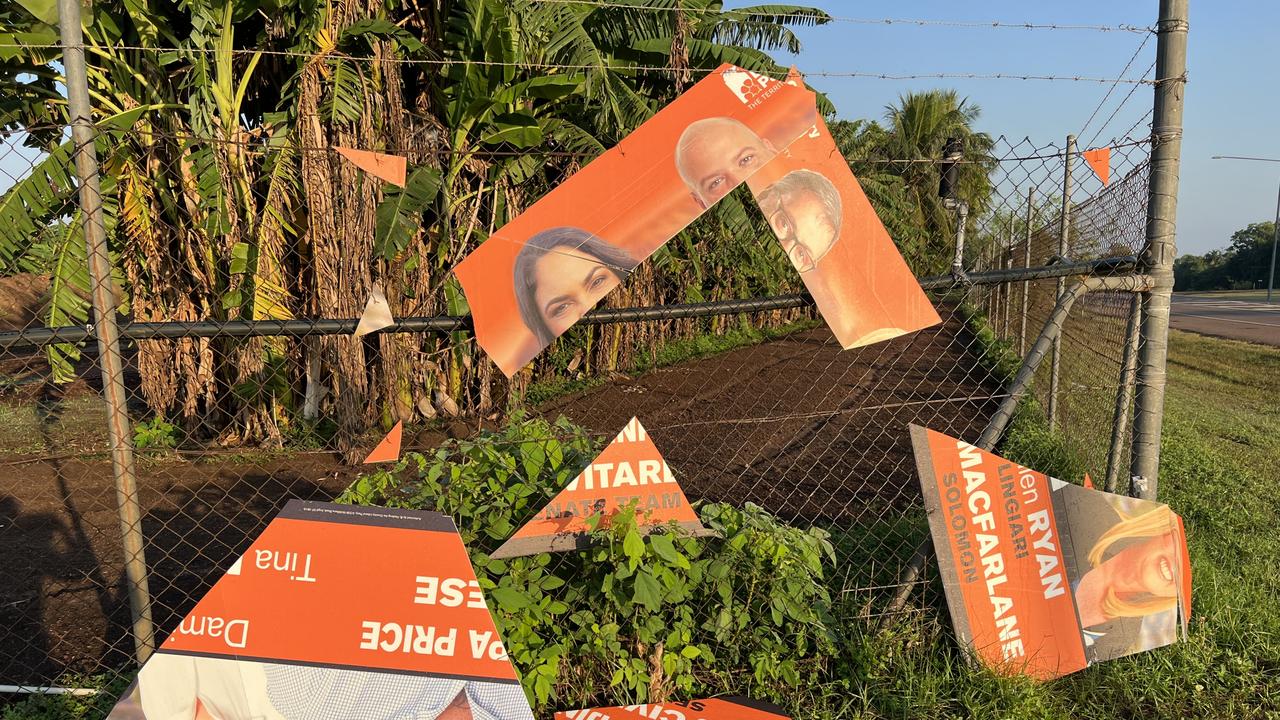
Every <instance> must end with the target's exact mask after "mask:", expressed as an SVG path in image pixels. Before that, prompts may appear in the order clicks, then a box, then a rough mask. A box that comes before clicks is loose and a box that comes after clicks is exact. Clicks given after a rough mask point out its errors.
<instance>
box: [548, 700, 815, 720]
mask: <svg viewBox="0 0 1280 720" xmlns="http://www.w3.org/2000/svg"><path fill="white" fill-rule="evenodd" d="M555 720H791V716H790V715H787V714H786V712H785V711H784V710H783V709H782V708H780V707H778V706H777V705H773V704H771V703H766V702H761V701H759V700H750V699H748V698H742V697H722V698H710V699H707V700H689V701H687V702H667V703H647V704H643V705H626V706H619V707H602V708H588V709H585V710H564V711H561V712H558V713H556V717H555Z"/></svg>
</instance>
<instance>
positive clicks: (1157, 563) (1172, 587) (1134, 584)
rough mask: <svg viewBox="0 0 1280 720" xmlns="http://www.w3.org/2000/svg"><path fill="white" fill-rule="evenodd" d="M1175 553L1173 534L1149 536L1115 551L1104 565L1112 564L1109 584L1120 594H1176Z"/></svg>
mask: <svg viewBox="0 0 1280 720" xmlns="http://www.w3.org/2000/svg"><path fill="white" fill-rule="evenodd" d="M1177 563H1178V555H1177V552H1176V551H1175V547H1174V537H1173V534H1172V533H1168V534H1165V535H1157V536H1155V537H1150V538H1147V539H1145V540H1143V541H1142V542H1139V543H1135V544H1133V545H1130V546H1129V547H1127V548H1125V549H1124V550H1121V551H1120V552H1118V553H1116V554H1115V555H1114V556H1113V557H1111V558H1109V559H1108V560H1107V561H1106V562H1105V563H1104V565H1109V566H1111V567H1112V573H1111V576H1112V579H1113V580H1112V584H1113V587H1114V588H1115V590H1116V591H1117V593H1118V594H1120V595H1122V596H1123V595H1137V594H1146V595H1151V596H1155V597H1164V598H1171V597H1177V595H1178V586H1177V582H1176V580H1175V578H1176V576H1177V568H1178V564H1177Z"/></svg>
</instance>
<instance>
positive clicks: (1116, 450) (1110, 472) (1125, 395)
mask: <svg viewBox="0 0 1280 720" xmlns="http://www.w3.org/2000/svg"><path fill="white" fill-rule="evenodd" d="M1141 323H1142V298H1141V297H1140V296H1138V295H1134V296H1133V297H1131V298H1129V322H1128V324H1127V325H1126V326H1125V331H1124V356H1123V359H1122V360H1121V361H1120V382H1119V385H1118V386H1117V387H1116V407H1115V412H1114V413H1113V414H1112V420H1111V448H1110V450H1109V451H1108V453H1107V478H1106V482H1105V484H1104V485H1103V487H1104V488H1105V489H1106V491H1107V492H1109V493H1113V492H1115V491H1116V487H1117V486H1118V485H1119V483H1120V455H1121V453H1123V452H1124V436H1125V432H1126V431H1127V430H1128V428H1129V405H1130V403H1131V402H1132V401H1133V374H1134V372H1135V371H1136V370H1137V368H1136V367H1135V361H1136V359H1137V357H1138V329H1139V328H1140V327H1141Z"/></svg>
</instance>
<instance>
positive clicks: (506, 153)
mask: <svg viewBox="0 0 1280 720" xmlns="http://www.w3.org/2000/svg"><path fill="white" fill-rule="evenodd" d="M59 127H60V126H59ZM122 132H123V133H124V134H126V135H127V134H136V135H144V136H148V137H153V138H164V139H170V140H177V141H180V142H190V143H212V144H218V145H235V146H240V147H245V148H250V149H251V152H268V151H280V150H285V149H287V150H293V151H300V152H337V150H338V148H337V147H336V146H333V145H299V144H289V145H288V146H287V147H280V146H275V145H273V144H272V143H278V142H280V136H260V137H253V138H249V139H235V138H218V137H211V136H207V135H196V134H193V133H175V132H160V131H157V130H148V129H141V128H130V129H128V130H125V131H122ZM429 132H433V130H431V129H428V130H425V131H423V134H426V133H429ZM997 140H1003V141H1005V142H1007V143H1010V144H1013V143H1014V142H1031V138H1030V137H1024V138H1022V139H1021V140H1016V139H1010V138H1007V137H1005V136H1003V135H1001V136H999V137H998V138H997ZM1150 142H1151V138H1150V137H1149V136H1143V137H1136V138H1135V137H1127V136H1126V137H1125V138H1124V139H1123V140H1122V141H1120V142H1113V143H1111V145H1110V147H1112V148H1124V147H1135V146H1139V145H1147V144H1149V143H1150ZM344 147H345V146H344ZM1046 147H1049V148H1054V151H1053V152H1050V153H1036V154H1031V155H1011V156H1005V157H996V156H988V157H981V158H972V159H968V158H965V159H961V160H957V161H955V162H956V163H957V164H979V163H987V162H996V163H1013V162H1025V161H1029V160H1054V159H1061V158H1063V157H1065V155H1066V151H1065V150H1059V149H1057V148H1056V146H1054V145H1048V146H1046ZM258 148H260V149H258ZM352 149H356V150H366V151H370V152H381V153H388V154H396V153H404V154H406V155H420V156H435V157H460V156H465V157H524V156H526V155H537V156H539V157H563V158H574V159H582V158H588V157H598V156H599V155H600V154H601V153H597V152H576V151H571V150H544V149H538V148H522V149H519V150H480V149H477V150H459V149H455V148H423V149H418V148H396V147H389V148H352ZM605 151H606V152H607V149H606V150H605ZM1082 152H1083V151H1079V150H1078V151H1076V153H1075V154H1076V155H1079V154H1081V153H1082ZM851 162H854V163H859V164H873V165H894V164H929V165H934V164H938V163H940V162H942V158H941V156H939V157H935V158H860V159H856V160H853V161H851Z"/></svg>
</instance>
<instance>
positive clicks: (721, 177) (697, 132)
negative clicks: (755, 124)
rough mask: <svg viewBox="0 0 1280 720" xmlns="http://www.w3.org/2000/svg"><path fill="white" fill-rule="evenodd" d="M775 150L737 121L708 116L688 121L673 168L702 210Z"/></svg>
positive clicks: (763, 163) (764, 162)
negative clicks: (674, 167)
mask: <svg viewBox="0 0 1280 720" xmlns="http://www.w3.org/2000/svg"><path fill="white" fill-rule="evenodd" d="M777 154H778V151H777V149H775V148H774V147H773V144H772V143H770V142H769V141H768V140H765V139H764V138H761V137H760V136H759V135H757V134H756V133H755V131H754V130H752V129H751V128H749V127H747V126H746V125H745V124H743V123H742V122H741V121H738V120H734V119H733V118H730V117H710V118H703V119H702V120H697V121H695V122H692V123H690V124H689V127H687V128H685V130H684V132H683V133H681V135H680V140H679V141H677V142H676V157H675V160H676V170H677V171H679V173H680V178H681V179H682V180H684V184H685V185H687V186H688V187H689V194H690V195H691V196H692V197H693V200H694V202H696V203H698V207H701V208H702V209H703V210H706V209H707V208H709V207H711V206H712V205H714V204H715V203H716V201H717V200H719V199H720V198H722V197H724V196H725V195H728V194H729V191H730V190H733V189H734V188H735V187H737V186H738V185H739V184H741V183H742V181H743V180H746V179H747V177H748V176H750V175H751V174H752V173H754V172H755V171H756V170H759V169H760V168H762V167H764V166H765V165H766V164H767V163H768V162H769V161H770V160H772V159H773V158H774V156H775V155H777Z"/></svg>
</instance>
